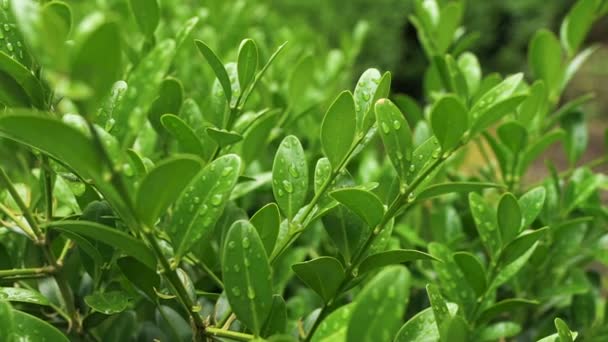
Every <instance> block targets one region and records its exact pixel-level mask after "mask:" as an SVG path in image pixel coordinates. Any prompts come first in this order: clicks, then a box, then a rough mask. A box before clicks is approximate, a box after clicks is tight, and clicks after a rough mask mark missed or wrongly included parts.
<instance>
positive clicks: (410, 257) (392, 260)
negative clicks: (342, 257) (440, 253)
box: [358, 249, 441, 274]
mask: <svg viewBox="0 0 608 342" xmlns="http://www.w3.org/2000/svg"><path fill="white" fill-rule="evenodd" d="M416 260H434V261H439V262H441V260H439V259H437V258H435V257H434V256H432V255H430V254H428V253H424V252H421V251H417V250H414V249H396V250H390V251H386V252H381V253H378V254H373V255H370V256H368V257H367V258H366V259H365V260H363V261H362V262H361V265H360V266H359V269H358V271H359V274H364V273H367V272H369V271H371V270H374V269H376V268H383V267H386V266H388V265H395V264H402V263H404V262H409V261H416Z"/></svg>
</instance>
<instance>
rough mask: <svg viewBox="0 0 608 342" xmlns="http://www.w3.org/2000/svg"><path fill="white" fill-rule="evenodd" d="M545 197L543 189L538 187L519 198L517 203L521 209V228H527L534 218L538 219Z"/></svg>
mask: <svg viewBox="0 0 608 342" xmlns="http://www.w3.org/2000/svg"><path fill="white" fill-rule="evenodd" d="M545 196H546V191H545V188H544V187H542V186H539V187H536V188H534V189H532V190H530V191H528V192H526V193H525V194H523V195H522V196H521V197H520V198H519V200H518V203H519V207H520V208H521V216H522V227H523V228H526V227H529V226H530V225H531V224H532V222H534V220H535V219H536V217H538V215H539V214H540V212H541V210H542V209H543V205H544V204H545Z"/></svg>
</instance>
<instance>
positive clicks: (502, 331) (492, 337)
mask: <svg viewBox="0 0 608 342" xmlns="http://www.w3.org/2000/svg"><path fill="white" fill-rule="evenodd" d="M520 332H521V325H519V324H517V323H515V322H510V321H506V322H498V323H494V324H492V325H488V326H487V327H485V328H483V329H482V330H481V331H480V332H479V337H478V339H479V341H488V342H490V341H496V340H500V339H506V338H509V337H513V336H516V335H517V334H519V333H520Z"/></svg>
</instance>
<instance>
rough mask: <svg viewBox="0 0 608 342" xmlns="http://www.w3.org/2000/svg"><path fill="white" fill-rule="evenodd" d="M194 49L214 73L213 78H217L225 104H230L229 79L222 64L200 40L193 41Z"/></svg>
mask: <svg viewBox="0 0 608 342" xmlns="http://www.w3.org/2000/svg"><path fill="white" fill-rule="evenodd" d="M194 42H195V43H196V47H197V48H198V51H200V53H201V54H202V55H203V57H205V59H206V60H207V63H209V65H210V66H211V69H213V72H214V73H215V77H217V79H218V81H219V82H220V85H221V86H222V90H223V91H224V96H225V97H226V102H228V103H230V102H231V100H232V86H231V83H230V78H229V77H228V72H226V68H225V67H224V63H222V61H221V60H220V59H219V58H218V57H217V55H216V54H215V52H213V50H211V48H210V47H209V46H207V44H205V43H204V42H203V41H201V40H195V41H194Z"/></svg>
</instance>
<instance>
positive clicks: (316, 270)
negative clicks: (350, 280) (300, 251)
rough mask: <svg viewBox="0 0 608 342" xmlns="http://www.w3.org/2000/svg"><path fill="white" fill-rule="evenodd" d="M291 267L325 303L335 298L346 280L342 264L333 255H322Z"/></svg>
mask: <svg viewBox="0 0 608 342" xmlns="http://www.w3.org/2000/svg"><path fill="white" fill-rule="evenodd" d="M291 269H292V270H293V271H294V273H295V274H296V275H297V276H298V278H300V279H301V280H302V281H303V282H304V283H306V285H308V286H309V287H310V288H311V289H313V290H314V291H315V292H316V293H317V294H319V296H321V298H323V301H324V302H325V303H328V302H329V301H330V300H332V299H333V298H334V296H335V295H336V291H338V289H339V288H340V285H341V283H342V281H343V280H344V268H343V267H342V264H340V262H339V261H338V260H337V259H336V258H332V257H320V258H316V259H313V260H310V261H305V262H300V263H297V264H293V265H292V266H291Z"/></svg>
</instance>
